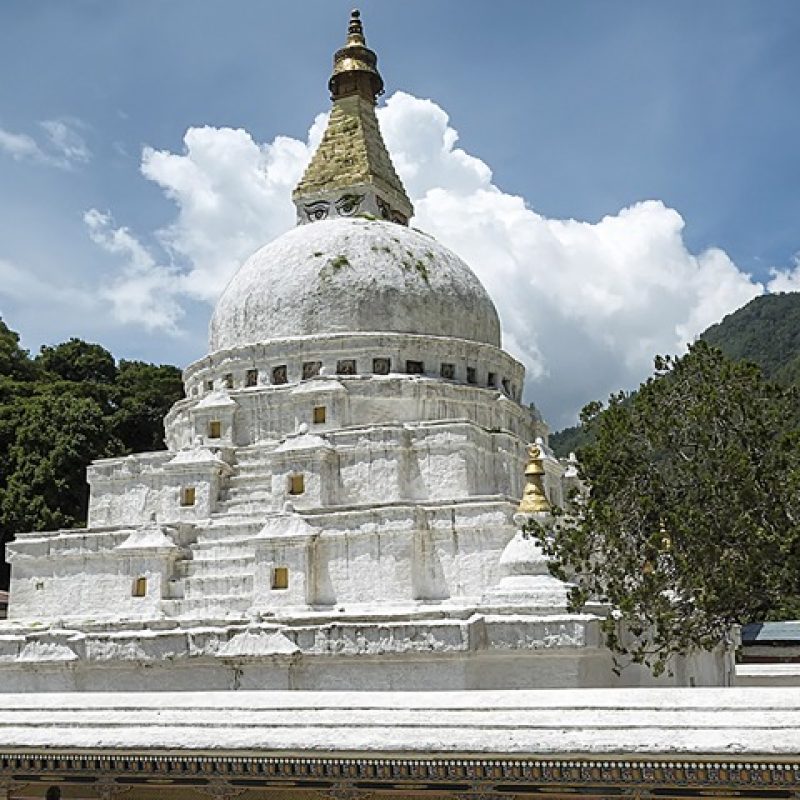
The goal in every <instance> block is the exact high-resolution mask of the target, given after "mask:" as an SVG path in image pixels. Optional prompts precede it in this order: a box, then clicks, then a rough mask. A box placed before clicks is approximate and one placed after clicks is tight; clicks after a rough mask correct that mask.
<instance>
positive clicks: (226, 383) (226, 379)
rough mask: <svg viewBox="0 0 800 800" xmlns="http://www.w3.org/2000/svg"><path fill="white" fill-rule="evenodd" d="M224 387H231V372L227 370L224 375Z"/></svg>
mask: <svg viewBox="0 0 800 800" xmlns="http://www.w3.org/2000/svg"><path fill="white" fill-rule="evenodd" d="M225 388H226V389H233V373H232V372H229V373H228V374H227V375H226V376H225Z"/></svg>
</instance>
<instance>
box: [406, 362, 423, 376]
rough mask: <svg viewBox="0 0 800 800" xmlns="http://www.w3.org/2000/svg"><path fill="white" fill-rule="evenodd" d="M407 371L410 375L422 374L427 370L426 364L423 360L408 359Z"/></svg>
mask: <svg viewBox="0 0 800 800" xmlns="http://www.w3.org/2000/svg"><path fill="white" fill-rule="evenodd" d="M406 372H407V373H408V374H409V375H422V374H423V373H424V372H425V365H424V364H423V363H422V361H406Z"/></svg>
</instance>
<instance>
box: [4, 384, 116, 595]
mask: <svg viewBox="0 0 800 800" xmlns="http://www.w3.org/2000/svg"><path fill="white" fill-rule="evenodd" d="M0 443H2V447H3V450H2V467H3V480H2V481H1V482H0V534H1V535H2V538H3V541H4V542H5V541H8V540H9V539H10V538H11V537H12V536H13V535H14V534H15V533H17V532H18V531H35V530H48V529H53V528H59V527H67V528H69V527H74V526H76V525H81V524H83V523H84V521H85V518H86V503H87V497H88V486H87V484H86V477H85V472H86V467H87V466H88V464H89V463H90V462H91V461H92V460H93V459H95V458H100V457H104V456H112V455H118V454H121V453H122V450H123V449H122V446H121V444H120V443H119V442H117V441H116V440H115V439H114V437H113V436H112V435H111V426H110V423H109V420H108V418H107V417H106V416H105V414H104V412H103V409H102V408H101V407H100V406H99V405H98V404H97V403H96V402H95V401H94V400H92V399H91V398H87V397H81V396H79V395H75V394H70V393H67V392H63V391H43V392H42V393H41V394H37V395H35V396H32V397H19V398H17V399H15V400H14V401H13V402H12V403H10V404H8V405H6V406H4V407H3V408H2V411H1V412H0ZM3 577H4V579H6V580H7V576H3Z"/></svg>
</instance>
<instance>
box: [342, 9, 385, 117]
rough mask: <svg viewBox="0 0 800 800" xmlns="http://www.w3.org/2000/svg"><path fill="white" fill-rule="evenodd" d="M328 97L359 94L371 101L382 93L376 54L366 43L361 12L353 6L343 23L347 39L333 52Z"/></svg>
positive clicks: (374, 100) (375, 99)
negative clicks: (329, 95) (329, 93)
mask: <svg viewBox="0 0 800 800" xmlns="http://www.w3.org/2000/svg"><path fill="white" fill-rule="evenodd" d="M328 88H329V89H330V90H331V100H338V99H339V98H341V97H347V96H348V95H351V94H360V95H361V96H362V97H363V98H364V99H365V100H369V101H371V102H372V103H375V102H376V101H377V99H378V96H379V95H381V94H383V78H381V74H380V72H378V56H376V55H375V52H374V51H372V50H370V49H369V48H368V47H367V40H366V39H365V38H364V26H363V25H362V24H361V12H360V11H359V10H358V9H357V8H355V9H353V10H352V11H351V12H350V22H349V24H348V26H347V42H346V43H345V46H344V47H343V48H342V49H341V50H337V51H336V53H335V54H334V56H333V74H332V75H331V79H330V81H328Z"/></svg>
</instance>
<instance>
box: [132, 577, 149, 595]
mask: <svg viewBox="0 0 800 800" xmlns="http://www.w3.org/2000/svg"><path fill="white" fill-rule="evenodd" d="M131 595H132V596H133V597H145V596H146V595H147V578H136V579H135V580H134V581H133V590H132V591H131Z"/></svg>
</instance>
